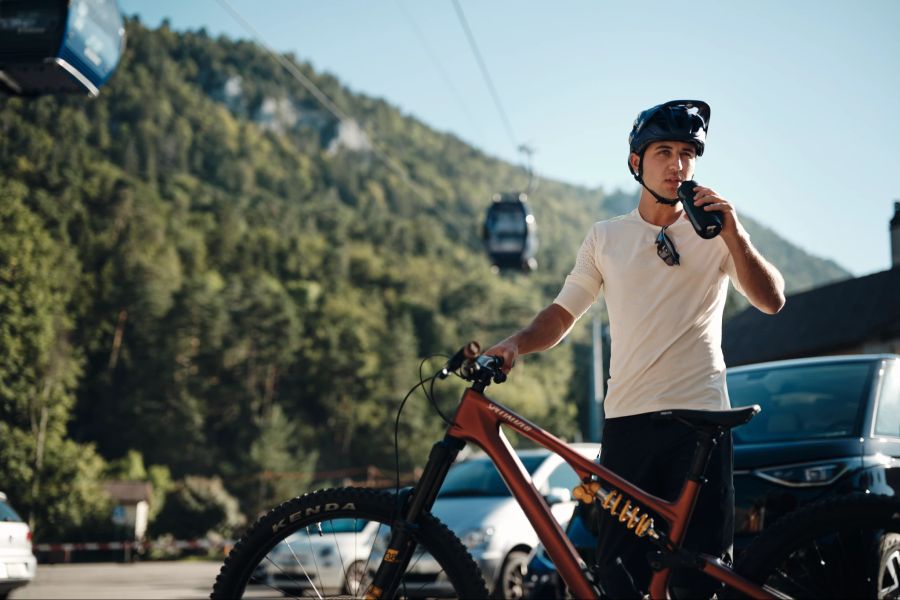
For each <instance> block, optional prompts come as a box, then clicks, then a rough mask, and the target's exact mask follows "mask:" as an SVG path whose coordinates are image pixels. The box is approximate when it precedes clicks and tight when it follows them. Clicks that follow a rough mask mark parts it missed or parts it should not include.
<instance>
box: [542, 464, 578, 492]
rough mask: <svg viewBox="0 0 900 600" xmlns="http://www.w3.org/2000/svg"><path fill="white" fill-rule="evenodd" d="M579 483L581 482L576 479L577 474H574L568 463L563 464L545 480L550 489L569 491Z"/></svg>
mask: <svg viewBox="0 0 900 600" xmlns="http://www.w3.org/2000/svg"><path fill="white" fill-rule="evenodd" d="M580 482H581V480H580V479H579V478H578V473H576V472H575V469H573V468H572V467H570V466H569V463H565V462H564V463H563V464H561V465H559V466H558V467H556V468H555V469H553V472H552V473H550V477H548V478H547V487H548V488H550V489H553V488H566V489H567V490H571V489H572V488H574V487H575V486H576V485H578V484H579V483H580Z"/></svg>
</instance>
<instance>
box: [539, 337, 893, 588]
mask: <svg viewBox="0 0 900 600" xmlns="http://www.w3.org/2000/svg"><path fill="white" fill-rule="evenodd" d="M727 380H728V394H729V396H730V398H731V404H732V406H734V407H738V406H747V405H751V404H759V405H760V406H761V407H762V413H760V414H759V415H757V416H756V418H754V419H753V420H752V421H751V422H750V423H748V424H747V425H743V426H741V427H738V428H736V429H735V430H734V468H735V472H734V487H735V509H736V512H735V543H734V546H735V548H734V549H735V553H736V554H740V552H741V551H742V550H743V549H744V548H746V547H747V545H748V544H749V543H750V541H751V540H752V539H753V538H754V537H755V536H756V535H757V534H758V533H759V532H760V531H762V530H763V529H765V528H766V527H768V526H769V525H771V524H772V523H773V522H774V521H775V520H777V519H778V518H779V517H781V516H782V515H784V514H786V513H788V512H790V511H792V510H794V509H796V508H798V507H799V506H801V505H804V504H808V503H810V502H813V501H815V500H818V499H820V498H824V497H827V496H832V495H838V494H845V493H849V492H865V493H871V494H883V495H888V496H893V495H897V494H900V356H898V355H895V354H879V355H858V356H829V357H821V358H803V359H795V360H787V361H780V362H771V363H764V364H758V365H748V366H743V367H735V368H730V369H728V374H727ZM567 532H568V534H569V537H570V538H571V539H572V541H573V543H574V544H575V546H576V548H578V549H579V550H580V551H581V552H582V554H584V558H585V560H586V561H591V562H592V561H593V554H594V544H595V539H594V537H593V535H592V534H591V532H590V529H589V528H588V527H587V526H586V523H584V522H583V520H582V518H581V517H580V511H576V514H575V516H574V518H573V519H572V521H571V522H570V524H569V527H568V529H567ZM897 560H898V564H897V565H896V567H897V569H898V571H900V556H898V557H897ZM588 564H591V563H590V562H589V563H588ZM525 581H526V587H527V588H528V595H530V596H531V597H554V596H556V595H557V594H558V592H559V590H560V589H561V588H560V584H559V582H558V578H557V577H556V574H555V570H554V569H553V565H552V563H551V562H550V561H549V559H548V558H547V557H546V555H544V553H543V551H542V550H541V549H538V550H537V551H536V552H535V553H534V554H533V556H532V560H531V562H530V563H529V567H528V572H527V573H526V577H525Z"/></svg>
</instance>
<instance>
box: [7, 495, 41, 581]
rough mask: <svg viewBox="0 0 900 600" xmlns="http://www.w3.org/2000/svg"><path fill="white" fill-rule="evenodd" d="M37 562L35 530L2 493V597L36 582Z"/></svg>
mask: <svg viewBox="0 0 900 600" xmlns="http://www.w3.org/2000/svg"><path fill="white" fill-rule="evenodd" d="M36 571H37V559H35V557H34V554H33V553H32V552H31V529H30V528H29V527H28V524H27V523H25V522H24V521H23V520H22V517H20V516H19V515H18V514H17V513H16V511H15V510H13V508H12V506H10V505H9V502H8V501H7V498H6V494H4V493H3V492H0V598H6V597H7V596H8V595H9V593H10V592H11V591H12V590H14V589H16V588H19V587H22V586H23V585H26V584H27V583H28V582H30V581H31V580H32V579H34V574H35V572H36Z"/></svg>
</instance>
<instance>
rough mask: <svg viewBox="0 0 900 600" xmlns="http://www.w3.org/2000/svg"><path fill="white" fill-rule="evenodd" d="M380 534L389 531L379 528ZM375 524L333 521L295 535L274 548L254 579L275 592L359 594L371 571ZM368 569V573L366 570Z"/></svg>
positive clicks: (359, 520)
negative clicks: (263, 570)
mask: <svg viewBox="0 0 900 600" xmlns="http://www.w3.org/2000/svg"><path fill="white" fill-rule="evenodd" d="M380 528H381V530H382V531H387V530H389V527H388V526H387V525H381V527H380ZM378 530H379V523H377V522H374V521H364V520H362V519H333V520H331V521H326V522H323V523H322V524H321V530H319V529H310V530H301V531H298V532H296V533H294V534H292V535H290V536H289V537H287V538H285V540H284V541H283V542H281V543H280V544H278V545H277V546H275V548H273V549H272V551H271V552H270V553H269V556H268V558H269V560H267V561H264V562H265V565H264V569H265V574H257V575H256V576H255V577H256V578H257V579H258V580H262V581H261V582H262V583H264V584H265V585H267V586H271V587H274V588H276V589H278V590H284V591H287V590H295V591H297V592H303V591H309V592H311V593H313V594H314V595H315V593H316V592H318V593H319V594H341V593H350V594H356V593H359V590H360V589H361V586H363V583H364V580H365V579H366V577H367V576H371V572H369V573H368V574H367V570H368V571H371V569H372V566H371V565H372V562H371V559H370V555H371V551H372V545H373V543H374V542H375V537H376V535H377V534H378ZM366 565H369V566H368V569H367V567H366Z"/></svg>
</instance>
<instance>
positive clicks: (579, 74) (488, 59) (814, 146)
mask: <svg viewBox="0 0 900 600" xmlns="http://www.w3.org/2000/svg"><path fill="white" fill-rule="evenodd" d="M224 1H228V2H230V4H231V5H232V6H233V7H234V9H235V10H236V11H237V12H238V13H239V14H240V15H241V16H242V17H243V18H244V19H246V21H248V22H249V23H250V24H252V26H253V28H255V29H256V30H257V31H258V33H259V34H260V36H261V38H262V40H263V41H264V42H265V44H267V45H269V46H270V47H271V48H273V49H274V50H276V51H278V52H293V53H294V54H295V55H296V56H297V57H298V58H299V59H301V60H303V61H306V62H309V63H310V64H311V65H312V66H313V67H314V68H315V69H316V70H318V71H320V72H321V71H325V72H329V73H331V74H332V75H334V76H335V77H337V78H338V79H340V80H341V81H342V83H344V85H346V86H347V87H349V88H350V89H351V90H353V91H355V92H360V93H364V94H366V95H369V96H375V97H381V98H384V99H385V100H387V101H388V102H390V103H391V104H393V105H395V106H397V107H398V108H399V109H400V110H402V111H403V112H404V113H405V114H408V115H413V116H415V117H416V118H418V119H420V120H422V121H424V122H425V123H427V124H428V125H429V126H431V127H433V128H434V129H436V130H439V131H445V132H451V133H453V134H455V135H457V136H458V137H460V138H461V139H463V140H465V141H466V142H468V143H471V144H472V145H474V146H476V147H478V148H480V149H481V150H483V151H485V152H487V153H489V154H491V155H494V156H497V157H499V158H502V159H505V160H508V161H510V162H514V163H518V164H524V156H523V155H522V153H520V152H519V151H518V146H519V145H521V144H528V145H529V146H530V147H532V148H533V150H534V153H533V166H534V169H535V171H536V172H537V173H538V174H539V175H540V176H541V177H545V178H550V179H556V180H560V181H565V182H568V183H573V184H579V185H584V186H588V187H591V188H599V189H602V190H604V191H607V192H609V191H613V190H615V189H623V190H627V191H635V190H637V189H638V184H637V183H636V182H635V181H634V180H633V179H632V178H631V175H630V173H629V172H628V168H627V165H626V158H627V155H628V143H627V139H628V132H629V131H630V129H631V125H632V122H633V121H634V118H635V117H636V116H637V113H638V112H640V111H641V110H643V109H645V108H648V107H650V106H653V105H655V104H659V103H661V102H664V101H667V100H671V99H693V98H696V99H700V100H705V101H706V102H708V103H709V104H710V105H711V107H712V116H711V119H710V128H709V135H708V137H707V145H706V152H705V153H704V155H703V157H702V158H700V159H698V163H697V169H696V173H695V176H694V179H695V180H697V181H698V182H699V183H701V184H703V185H706V186H708V187H711V188H713V189H714V190H716V191H717V192H718V193H719V194H720V195H721V196H722V197H724V198H726V199H727V200H728V201H729V202H731V203H732V204H733V205H734V206H735V208H736V210H737V212H738V215H741V214H746V215H749V216H751V217H753V218H754V219H756V220H757V221H759V222H761V223H763V224H764V225H766V226H768V227H769V228H771V229H773V230H775V231H776V232H777V233H778V234H780V235H781V236H782V237H784V238H786V239H787V240H789V241H791V242H792V243H794V244H796V245H797V246H799V247H801V248H803V249H804V250H806V251H807V252H809V253H811V254H814V255H816V256H820V257H823V258H828V259H832V260H834V261H835V262H837V263H838V264H839V265H841V266H842V267H844V268H845V269H847V270H849V271H850V272H851V273H853V274H854V275H866V274H869V273H874V272H878V271H883V270H885V269H888V268H890V266H891V260H890V258H891V256H890V243H889V240H890V237H889V228H888V227H889V221H890V219H891V217H892V215H893V214H894V202H895V201H900V35H898V32H900V0H815V1H814V0H793V1H791V2H784V1H782V0H756V1H753V2H750V1H749V0H745V1H737V0H729V1H722V0H697V1H694V2H685V3H676V2H671V1H668V2H664V1H660V0H643V1H642V2H640V3H635V2H625V1H619V0H616V1H612V0H610V1H600V0H592V1H588V0H559V1H555V2H550V0H544V1H540V2H539V1H535V0H458V2H459V6H460V7H461V8H462V11H463V13H464V15H465V19H466V21H467V22H468V25H469V28H470V30H471V32H472V36H473V38H474V40H475V43H476V45H477V47H478V49H479V51H480V54H481V56H482V59H483V62H484V64H485V66H486V68H487V71H488V73H489V77H490V81H491V82H492V85H493V87H494V89H495V90H496V96H497V98H499V102H500V104H501V106H502V111H503V112H502V115H505V119H506V122H507V123H508V127H507V126H506V125H505V124H504V116H501V112H500V111H498V109H497V107H496V105H495V102H494V100H493V98H492V95H491V93H490V91H489V87H488V84H487V83H486V82H485V78H484V77H483V76H482V72H481V71H480V70H479V65H478V62H477V61H476V58H475V55H474V54H473V51H472V49H471V46H470V45H469V42H468V40H467V37H466V34H465V31H464V29H463V26H462V24H461V21H460V19H459V16H458V14H457V12H456V10H455V8H454V4H453V2H452V0H329V1H328V2H325V1H322V0H177V1H176V0H153V1H152V2H151V1H150V0H119V5H120V8H121V9H122V11H123V13H125V14H127V15H137V16H138V17H139V18H140V20H141V22H142V23H144V24H145V25H146V26H149V27H151V28H155V27H157V26H158V25H159V24H160V23H161V21H162V20H163V19H168V21H169V23H170V26H171V27H172V28H173V29H176V30H186V29H191V30H195V29H199V28H200V27H205V28H206V30H207V31H208V32H209V33H210V34H212V35H219V34H224V35H227V36H228V37H231V38H243V39H253V35H252V34H251V33H249V32H248V31H247V30H246V29H245V28H244V26H243V25H242V24H241V23H240V22H239V21H238V20H236V19H235V18H234V17H233V16H232V14H231V13H229V12H228V11H227V10H226V8H225V7H224V6H223V2H224ZM285 76H286V77H287V76H288V75H287V74H285ZM523 185H524V182H523ZM531 200H532V202H534V203H537V202H540V201H541V198H540V188H538V190H537V191H536V192H535V194H534V195H533V196H532V197H531ZM486 203H487V199H486Z"/></svg>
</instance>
